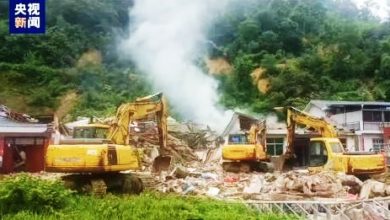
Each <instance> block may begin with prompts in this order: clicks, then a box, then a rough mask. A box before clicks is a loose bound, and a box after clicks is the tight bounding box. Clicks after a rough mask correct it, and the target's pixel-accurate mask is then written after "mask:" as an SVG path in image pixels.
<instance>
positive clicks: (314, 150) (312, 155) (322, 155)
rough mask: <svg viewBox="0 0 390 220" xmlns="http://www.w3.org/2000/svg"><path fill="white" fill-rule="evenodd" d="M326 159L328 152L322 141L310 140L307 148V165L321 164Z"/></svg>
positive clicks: (323, 163) (315, 165)
mask: <svg viewBox="0 0 390 220" xmlns="http://www.w3.org/2000/svg"><path fill="white" fill-rule="evenodd" d="M327 161H328V152H327V151H326V148H325V144H324V142H322V141H312V142H311V143H310V149H309V166H312V167H317V166H323V165H325V163H326V162H327Z"/></svg>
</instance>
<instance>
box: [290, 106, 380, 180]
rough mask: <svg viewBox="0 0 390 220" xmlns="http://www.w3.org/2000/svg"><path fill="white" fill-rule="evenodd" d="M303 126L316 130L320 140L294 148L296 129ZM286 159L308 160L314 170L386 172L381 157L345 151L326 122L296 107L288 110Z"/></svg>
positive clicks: (332, 128) (336, 133) (358, 173)
mask: <svg viewBox="0 0 390 220" xmlns="http://www.w3.org/2000/svg"><path fill="white" fill-rule="evenodd" d="M296 125H303V126H306V127H308V128H311V129H314V130H315V131H317V132H318V133H319V134H320V135H321V137H318V138H311V139H310V142H309V145H308V146H299V147H298V146H295V145H294V141H295V127H296ZM287 131H288V134H287V141H288V146H287V149H286V152H285V155H284V156H285V158H286V159H290V160H291V159H295V160H296V159H297V158H298V157H299V158H300V159H301V161H302V160H304V161H305V164H306V165H307V166H308V169H309V170H311V171H322V170H333V171H339V172H344V173H347V174H353V175H356V176H366V175H370V174H379V173H383V172H385V170H386V164H385V158H384V156H383V155H382V154H374V153H371V152H345V150H344V148H343V146H342V144H341V142H340V140H339V138H338V132H337V130H336V129H335V128H334V127H333V126H332V125H331V124H330V123H328V122H327V121H325V119H323V118H318V117H315V116H312V115H310V114H308V113H306V112H303V111H300V110H298V109H296V108H293V107H288V108H287Z"/></svg>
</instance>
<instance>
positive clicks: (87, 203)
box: [0, 177, 293, 220]
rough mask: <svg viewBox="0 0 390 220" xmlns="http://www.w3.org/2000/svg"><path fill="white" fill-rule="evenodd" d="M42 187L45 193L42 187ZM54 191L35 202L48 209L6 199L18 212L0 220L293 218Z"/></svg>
mask: <svg viewBox="0 0 390 220" xmlns="http://www.w3.org/2000/svg"><path fill="white" fill-rule="evenodd" d="M23 178H25V177H23ZM6 181H9V179H6ZM18 181H21V180H20V178H18V180H17V181H15V182H16V183H17V182H18ZM23 181H25V182H26V181H27V182H28V184H26V183H24V184H25V185H26V186H28V185H30V186H31V181H42V180H36V179H34V178H33V179H28V180H26V179H24V180H23ZM2 182H4V181H1V182H0V189H2V187H3V184H2ZM43 182H45V181H43ZM42 184H43V183H42V182H40V185H39V184H37V186H39V187H38V188H41V187H42ZM49 184H53V183H49ZM17 185H18V184H16V185H15V187H16V188H17V189H20V188H21V187H20V186H17ZM22 188H27V187H22ZM43 188H45V190H48V188H47V187H46V185H45V187H43ZM54 188H55V190H54V192H51V193H47V196H46V197H45V198H46V199H48V201H50V202H49V203H47V202H46V201H43V200H39V203H40V205H41V207H51V208H45V209H42V210H41V209H40V208H39V207H37V206H36V204H35V205H34V206H31V205H30V204H29V203H26V201H28V202H30V203H32V204H34V201H32V200H27V199H24V200H23V199H22V201H24V202H23V203H20V201H21V200H20V198H30V197H29V196H21V197H18V198H15V199H14V200H7V204H8V206H9V205H17V204H19V205H17V207H18V209H17V210H13V211H12V212H3V213H2V216H1V219H23V220H24V219H45V220H46V219H49V220H50V219H53V220H58V219H83V220H84V219H159V220H160V219H175V220H179V219H266V220H267V219H268V220H273V219H293V218H292V217H290V216H286V215H276V214H264V213H259V212H257V211H256V210H253V209H250V208H248V207H246V206H245V205H243V204H237V203H234V204H233V203H227V202H223V201H216V200H212V199H208V198H199V197H195V196H179V195H173V194H161V193H154V192H153V193H152V192H145V193H142V194H141V195H139V196H125V195H119V196H118V195H106V196H104V197H103V198H98V197H93V196H85V195H76V194H69V192H68V191H67V190H66V189H63V188H58V186H57V185H56V187H54ZM22 191H23V190H22ZM35 191H36V190H35ZM23 193H24V194H26V195H27V194H29V193H30V192H27V191H23ZM23 193H22V194H23ZM5 194H6V191H4V190H0V197H3V196H4V195H5ZM30 194H31V193H30ZM18 195H20V194H18ZM58 195H66V196H65V197H63V198H62V199H65V200H70V201H67V202H66V203H63V202H62V201H60V200H54V198H51V196H53V197H56V196H58ZM34 198H35V197H34ZM46 203H47V204H46ZM56 203H58V204H56ZM20 204H23V205H20ZM4 205H5V203H0V206H4ZM3 210H4V209H3Z"/></svg>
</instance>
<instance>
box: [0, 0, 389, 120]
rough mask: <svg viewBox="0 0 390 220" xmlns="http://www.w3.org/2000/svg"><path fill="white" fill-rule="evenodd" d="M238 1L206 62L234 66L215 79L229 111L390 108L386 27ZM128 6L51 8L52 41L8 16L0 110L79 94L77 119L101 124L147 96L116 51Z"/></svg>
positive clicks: (338, 6)
mask: <svg viewBox="0 0 390 220" xmlns="http://www.w3.org/2000/svg"><path fill="white" fill-rule="evenodd" d="M237 2H240V3H237V5H236V7H231V9H229V10H228V11H227V13H225V14H223V15H221V16H220V17H218V18H217V20H216V23H215V25H213V27H212V28H211V29H210V32H209V33H208V36H209V40H210V41H211V42H213V45H214V46H211V45H210V49H209V56H210V57H213V58H223V59H224V60H227V61H228V62H229V63H230V64H231V65H232V67H233V68H232V70H231V71H230V72H229V73H227V74H218V75H215V76H214V77H216V78H218V80H219V81H220V86H219V91H220V94H221V100H220V102H221V103H222V104H223V105H224V106H226V107H229V108H230V107H240V108H247V109H250V110H252V111H254V112H268V111H271V109H272V107H274V106H284V105H294V106H297V107H302V106H303V105H304V104H305V103H306V102H307V101H308V100H310V99H332V100H388V101H389V100H390V35H389V34H390V25H389V23H381V22H379V20H378V19H376V18H375V17H373V16H372V15H371V14H370V13H369V11H368V10H366V9H363V10H358V9H357V8H356V7H355V5H353V4H352V3H351V1H349V0H342V1H332V0H325V1H324V0H247V1H237ZM242 2H245V4H244V3H242ZM7 4H8V2H7V1H0V11H2V12H4V11H5V12H8V5H7ZM129 7H132V1H131V0H115V1H99V0H66V1H56V0H47V10H46V11H47V13H48V14H47V16H46V17H47V28H46V30H47V33H46V34H45V35H36V36H31V35H9V34H8V23H7V22H8V21H7V19H8V14H0V45H1V47H0V74H1V77H0V103H4V104H6V105H9V106H10V107H12V108H14V109H16V110H18V111H26V112H30V113H32V114H49V113H52V112H54V111H55V110H56V109H57V108H58V106H59V105H60V103H61V100H63V99H65V97H67V95H69V94H70V93H71V94H73V93H76V94H77V96H76V98H75V99H74V105H75V108H73V109H72V111H71V115H73V116H76V115H87V116H92V115H99V116H103V115H110V114H112V113H113V112H114V110H115V108H116V106H118V105H119V103H121V102H124V101H127V100H131V99H133V98H134V97H136V96H140V95H144V94H147V93H149V92H150V91H151V89H150V85H149V84H148V79H146V76H145V75H143V74H140V73H138V72H137V71H136V70H135V68H134V65H133V64H132V63H130V62H128V61H125V60H124V59H122V57H120V56H119V55H118V53H117V50H116V49H117V48H116V46H117V41H118V37H119V36H121V35H124V34H125V33H126V31H127V27H128V23H129V22H131V21H129V17H128V8H129ZM200 63H201V62H200ZM255 70H256V71H255ZM259 84H260V85H259ZM259 88H260V90H259ZM64 114H66V113H64Z"/></svg>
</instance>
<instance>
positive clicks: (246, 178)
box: [156, 163, 390, 201]
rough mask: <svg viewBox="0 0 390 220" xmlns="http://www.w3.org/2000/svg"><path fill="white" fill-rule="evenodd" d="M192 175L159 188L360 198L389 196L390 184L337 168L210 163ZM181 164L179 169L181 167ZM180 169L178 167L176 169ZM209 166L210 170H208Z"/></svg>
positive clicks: (234, 195) (271, 197)
mask: <svg viewBox="0 0 390 220" xmlns="http://www.w3.org/2000/svg"><path fill="white" fill-rule="evenodd" d="M192 165H193V166H192V167H191V168H187V169H186V171H187V172H188V175H186V177H183V176H181V177H180V178H178V177H176V176H175V175H172V176H173V178H171V179H166V180H165V181H159V182H158V183H157V186H156V189H157V190H159V191H161V192H174V193H179V194H191V195H200V196H209V197H214V198H219V199H227V200H267V201H281V200H307V199H309V200H318V199H336V198H337V199H338V200H343V201H344V200H357V199H359V198H372V197H374V196H388V195H389V194H388V192H390V185H389V186H387V185H386V184H383V183H380V182H378V181H374V180H366V181H365V182H364V183H363V182H362V181H361V180H359V179H358V178H356V177H355V176H352V175H346V174H343V173H335V172H328V171H327V172H320V173H309V172H305V171H301V170H298V171H289V172H286V173H277V172H275V173H256V172H254V173H229V172H224V171H222V170H218V169H217V170H215V171H210V170H209V168H208V166H212V165H211V164H208V165H207V166H204V165H200V163H199V164H198V165H199V166H198V168H197V169H194V168H195V167H196V166H195V164H192ZM181 169H182V168H180V169H179V170H181ZM175 170H176V171H175V172H177V168H176V169H175ZM205 170H207V171H205Z"/></svg>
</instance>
